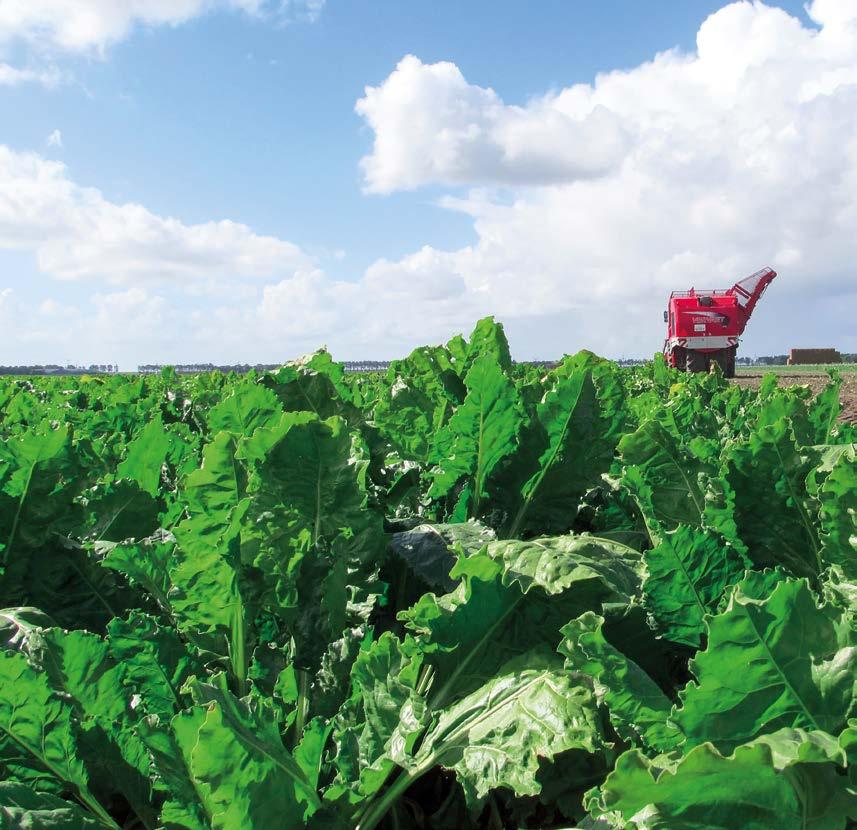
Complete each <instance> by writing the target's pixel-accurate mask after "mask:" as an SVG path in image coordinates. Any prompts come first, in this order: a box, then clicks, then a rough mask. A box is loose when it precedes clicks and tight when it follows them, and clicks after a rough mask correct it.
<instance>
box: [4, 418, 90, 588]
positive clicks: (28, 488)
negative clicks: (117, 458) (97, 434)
mask: <svg viewBox="0 0 857 830" xmlns="http://www.w3.org/2000/svg"><path fill="white" fill-rule="evenodd" d="M0 462H2V464H0V474H2V477H0V543H2V544H3V549H2V551H0V577H3V576H5V579H4V581H3V583H0V589H2V588H5V582H7V581H9V580H10V579H11V578H12V577H13V574H12V573H10V574H8V575H7V574H5V573H4V572H5V571H6V569H7V567H9V566H10V565H11V566H12V567H13V569H14V570H19V566H20V565H22V564H24V563H26V561H27V558H28V555H31V552H34V551H36V550H38V548H40V547H41V546H42V545H45V544H46V543H49V539H50V534H51V532H52V526H53V525H54V524H56V523H57V521H58V520H60V519H62V518H63V514H64V513H65V512H67V511H68V510H69V508H70V504H71V501H72V498H73V496H74V493H75V492H76V491H77V489H78V488H79V486H80V485H79V482H77V481H76V480H75V474H76V473H78V472H79V469H78V465H77V459H76V457H75V454H74V450H73V448H72V430H71V428H70V427H66V428H65V429H56V430H51V431H48V432H42V433H37V432H34V433H27V434H25V435H23V436H21V437H20V438H12V439H9V440H8V441H4V442H3V444H2V446H0ZM64 488H67V492H65V493H62V498H58V495H59V492H58V491H61V490H63V489H64ZM13 572H14V571H13Z"/></svg>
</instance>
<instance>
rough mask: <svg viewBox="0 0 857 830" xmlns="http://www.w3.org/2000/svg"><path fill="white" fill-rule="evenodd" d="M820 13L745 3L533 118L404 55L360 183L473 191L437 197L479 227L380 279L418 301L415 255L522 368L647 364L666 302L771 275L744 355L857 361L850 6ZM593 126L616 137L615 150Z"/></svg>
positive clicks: (570, 92)
mask: <svg viewBox="0 0 857 830" xmlns="http://www.w3.org/2000/svg"><path fill="white" fill-rule="evenodd" d="M808 12H809V14H810V15H811V17H812V19H813V21H814V22H816V23H817V24H818V25H819V26H820V29H817V28H814V27H812V26H810V25H807V24H803V23H801V21H800V20H799V19H797V18H795V17H792V16H790V15H789V14H787V13H786V12H785V11H783V10H781V9H779V8H775V7H771V6H766V5H764V4H762V3H759V2H737V3H733V4H731V5H728V6H726V7H724V8H723V9H721V10H720V11H718V12H717V13H715V14H714V15H712V16H711V17H709V18H708V19H707V20H705V21H704V22H703V23H702V25H701V26H700V29H699V32H698V35H697V50H696V52H694V53H690V54H687V53H683V52H680V51H678V50H671V51H668V52H665V53H661V54H658V55H656V56H655V57H654V58H653V59H652V60H651V61H649V62H647V63H644V64H642V65H640V66H638V67H636V68H633V69H630V70H623V71H613V72H605V73H603V74H600V75H599V76H598V77H597V78H596V79H595V81H594V83H592V84H575V85H571V86H568V87H566V88H564V89H561V90H558V91H556V92H553V93H551V94H549V95H547V96H545V97H544V98H542V99H538V100H537V101H534V102H530V103H529V104H527V105H525V106H523V107H513V106H510V105H507V104H504V103H503V102H502V101H501V100H500V99H499V97H498V96H497V95H496V93H494V92H493V91H491V90H488V89H482V88H480V87H476V86H473V85H471V84H469V83H467V81H466V80H465V79H464V77H463V76H462V74H461V72H460V71H459V70H458V69H457V68H456V67H455V66H454V65H452V64H434V65H425V64H422V63H420V62H419V61H418V60H417V59H415V58H405V59H404V60H403V61H402V62H401V63H400V64H399V66H398V67H396V69H395V70H394V71H393V73H392V74H391V75H390V76H389V77H388V78H387V79H386V80H385V81H384V82H383V83H382V84H380V86H378V87H376V88H370V89H369V90H367V94H366V97H364V98H363V99H361V100H360V101H359V102H358V104H357V110H358V112H359V113H360V114H361V115H363V117H364V118H366V120H367V123H368V124H369V125H370V126H371V127H372V129H373V130H374V134H375V140H374V146H373V149H372V153H371V154H370V155H369V156H367V158H366V159H364V161H363V168H364V172H365V175H366V185H367V188H368V189H369V190H370V191H377V192H389V191H392V190H397V189H410V188H414V187H418V186H420V185H427V184H434V185H438V184H440V185H443V184H447V185H450V184H451V185H463V186H467V185H470V186H471V187H478V188H480V189H471V190H470V191H469V192H466V193H465V194H464V195H463V196H461V195H459V196H455V197H448V198H446V199H445V200H443V204H445V205H446V206H447V207H450V208H452V209H456V210H459V211H463V212H464V213H465V214H467V215H468V216H470V217H471V218H472V221H473V226H474V230H475V233H476V241H475V243H474V244H473V245H470V246H468V247H467V248H464V249H462V250H459V251H435V250H433V249H431V248H428V249H423V250H422V251H421V252H419V254H416V255H414V256H411V257H406V258H404V259H403V260H401V261H400V262H386V261H384V262H383V263H382V264H381V265H379V266H378V267H382V269H383V273H384V279H385V284H386V285H387V286H390V285H398V287H399V289H400V291H401V292H404V293H407V294H410V296H412V297H414V298H415V299H416V298H418V297H422V296H424V291H425V289H424V288H423V284H422V282H421V281H418V282H417V284H416V286H415V287H413V288H410V287H409V286H411V285H412V284H413V282H414V268H415V257H416V258H417V260H418V261H419V262H420V263H422V265H421V267H420V272H421V273H422V274H423V280H428V281H436V283H437V284H438V285H439V286H449V285H455V286H458V287H459V290H458V298H457V299H456V300H455V302H454V303H453V304H452V305H457V307H458V308H460V309H462V311H463V313H462V315H461V317H462V318H464V316H465V314H466V313H467V312H469V311H470V310H472V309H474V308H484V309H485V310H490V311H493V312H495V313H497V314H499V315H501V316H503V317H505V318H506V319H507V320H508V321H509V323H510V326H509V328H510V330H511V331H512V333H513V336H514V335H515V332H518V333H519V336H518V340H517V342H513V345H515V346H517V348H518V353H519V354H525V353H527V354H529V355H533V353H536V354H538V353H542V354H544V353H548V354H555V353H556V352H557V351H559V350H562V349H563V348H569V349H571V348H579V347H581V346H591V345H598V347H599V348H601V349H602V350H604V351H607V352H609V353H610V354H621V353H622V352H625V353H630V354H641V353H645V352H646V351H652V350H653V349H655V348H656V347H657V346H658V345H659V339H660V338H661V337H662V331H661V329H662V324H661V322H660V313H659V312H660V310H661V309H662V308H663V305H664V302H665V300H666V297H667V294H668V292H669V290H671V289H673V288H676V289H678V288H688V287H690V286H691V285H696V286H697V287H728V286H729V285H730V284H731V283H732V281H734V280H735V279H737V278H740V277H741V276H743V275H745V274H747V273H749V272H751V271H753V270H755V269H756V268H758V267H762V266H764V265H771V266H773V267H775V268H777V269H778V270H779V271H780V272H781V276H780V278H779V280H778V281H777V282H775V283H774V285H773V286H772V288H771V289H770V292H769V294H768V295H767V296H766V298H765V301H764V302H763V304H761V305H760V306H759V310H758V312H757V319H756V320H754V321H753V322H752V323H751V325H750V327H749V329H748V340H749V342H750V344H751V345H754V346H755V347H756V349H757V350H759V351H763V350H768V351H770V350H773V349H778V350H779V351H785V350H786V349H787V348H788V347H789V346H798V345H805V344H806V345H809V342H808V341H811V343H813V344H816V343H819V344H824V345H838V346H840V348H843V349H848V350H851V351H853V350H855V349H857V334H855V328H854V326H853V321H849V320H848V319H847V315H843V314H841V313H839V309H841V308H842V306H843V303H846V304H850V307H851V309H852V312H853V309H854V308H855V307H857V274H855V272H857V266H855V262H857V235H855V234H854V231H853V229H854V227H855V222H857V3H855V2H854V0H816V1H815V2H814V3H812V4H811V5H810V6H809V8H808ZM596 118H597V119H599V121H598V122H595V121H593V119H596ZM595 123H598V124H606V125H609V129H606V130H604V133H605V135H607V136H608V137H609V138H610V141H609V142H608V144H607V145H606V146H608V147H610V148H611V149H610V152H608V153H605V144H604V143H602V142H599V141H598V140H597V138H596V137H593V132H594V133H599V131H600V127H593V124H595ZM516 131H517V132H516ZM510 136H520V141H517V142H514V141H513V140H512V138H510ZM578 139H579V140H578ZM587 154H591V156H590V164H591V166H590V168H589V169H587V167H586V165H587V158H588V156H587ZM491 184H495V185H504V187H503V188H502V190H501V191H500V192H496V193H495V192H494V191H492V190H491V189H490V187H489V188H488V189H486V185H491ZM370 273H371V271H370ZM364 286H365V288H366V289H367V290H371V288H372V280H371V279H370V276H369V275H367V277H366V279H364ZM462 286H463V288H461V287H462ZM386 293H387V295H389V296H392V295H393V294H392V293H391V289H389V288H388V289H387V290H386ZM427 302H430V303H434V304H435V305H436V303H437V301H434V300H432V301H427ZM435 305H430V307H431V308H434V307H435ZM423 317H424V315H420V318H421V319H422V318H423ZM560 319H561V320H563V321H564V325H562V326H559V328H556V329H555V328H552V327H551V326H550V325H540V323H539V321H540V320H541V321H548V320H560ZM466 323H467V321H466V320H465V319H461V323H460V326H462V327H463V326H464V325H466ZM558 325H559V324H558ZM822 341H823V343H822ZM828 341H831V343H828Z"/></svg>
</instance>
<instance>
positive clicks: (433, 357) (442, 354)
mask: <svg viewBox="0 0 857 830" xmlns="http://www.w3.org/2000/svg"><path fill="white" fill-rule="evenodd" d="M387 384H388V387H389V391H388V392H387V394H386V395H382V396H381V397H380V398H379V399H378V401H377V403H376V404H375V409H374V412H373V420H374V421H375V423H376V424H377V426H378V429H379V430H380V432H381V435H382V436H383V437H384V438H385V439H386V440H387V441H389V442H390V444H391V446H392V447H393V449H394V450H395V451H396V452H397V453H398V454H399V455H400V456H401V457H402V458H406V459H412V460H416V461H420V462H423V463H425V462H427V461H428V460H429V458H430V457H431V453H432V450H433V447H434V442H435V436H436V435H437V433H438V431H439V430H440V429H441V428H442V427H443V426H444V425H445V424H446V422H447V421H448V420H449V419H450V417H451V415H452V413H453V411H454V410H455V407H456V406H458V405H459V404H460V403H461V402H462V401H463V400H464V396H465V394H466V390H465V388H464V384H463V383H462V381H461V378H460V377H459V376H458V375H457V374H456V371H455V368H454V367H453V365H452V363H451V361H450V359H449V355H448V353H447V352H446V350H445V349H443V348H441V347H437V348H431V347H428V346H424V347H422V348H419V349H415V350H414V351H413V352H412V353H411V354H410V355H409V356H408V357H407V358H406V359H405V360H396V361H393V363H392V364H391V365H390V368H389V369H388V371H387Z"/></svg>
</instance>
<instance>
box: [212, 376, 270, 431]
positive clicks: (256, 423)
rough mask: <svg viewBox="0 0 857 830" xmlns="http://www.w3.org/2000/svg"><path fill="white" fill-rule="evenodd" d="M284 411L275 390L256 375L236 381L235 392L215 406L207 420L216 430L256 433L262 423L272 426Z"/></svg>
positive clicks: (213, 429) (262, 425)
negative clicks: (255, 377) (245, 379)
mask: <svg viewBox="0 0 857 830" xmlns="http://www.w3.org/2000/svg"><path fill="white" fill-rule="evenodd" d="M282 414H283V407H282V406H281V405H280V401H279V400H278V398H277V396H276V395H275V394H274V392H273V391H271V390H270V389H268V388H266V387H265V386H262V384H260V383H258V382H257V381H256V380H255V379H254V380H252V381H244V382H243V383H239V384H236V385H235V386H234V387H233V391H232V394H230V395H227V396H226V397H225V398H223V399H222V400H221V401H220V402H219V403H218V404H216V405H215V406H213V407H211V409H210V410H209V411H208V417H207V421H208V428H209V430H210V431H211V433H212V434H216V433H218V432H221V431H225V432H229V433H232V434H233V435H252V434H253V432H254V430H256V429H257V428H259V427H267V426H272V425H273V424H274V423H275V422H276V421H277V420H279V418H280V417H281V416H282Z"/></svg>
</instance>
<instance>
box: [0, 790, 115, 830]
mask: <svg viewBox="0 0 857 830" xmlns="http://www.w3.org/2000/svg"><path fill="white" fill-rule="evenodd" d="M0 827H2V828H3V830H19V829H20V830H29V828H32V830H100V828H103V827H104V825H103V824H102V823H101V822H99V821H98V819H96V818H95V817H94V816H92V815H91V814H88V813H87V812H86V811H85V810H83V809H82V808H81V807H80V806H79V805H77V804H75V803H74V802H71V801H66V800H65V799H62V798H57V797H56V796H55V795H50V794H49V793H39V792H34V791H33V790H31V789H30V788H29V787H26V786H24V785H23V784H17V783H15V782H14V781H2V782H0Z"/></svg>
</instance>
